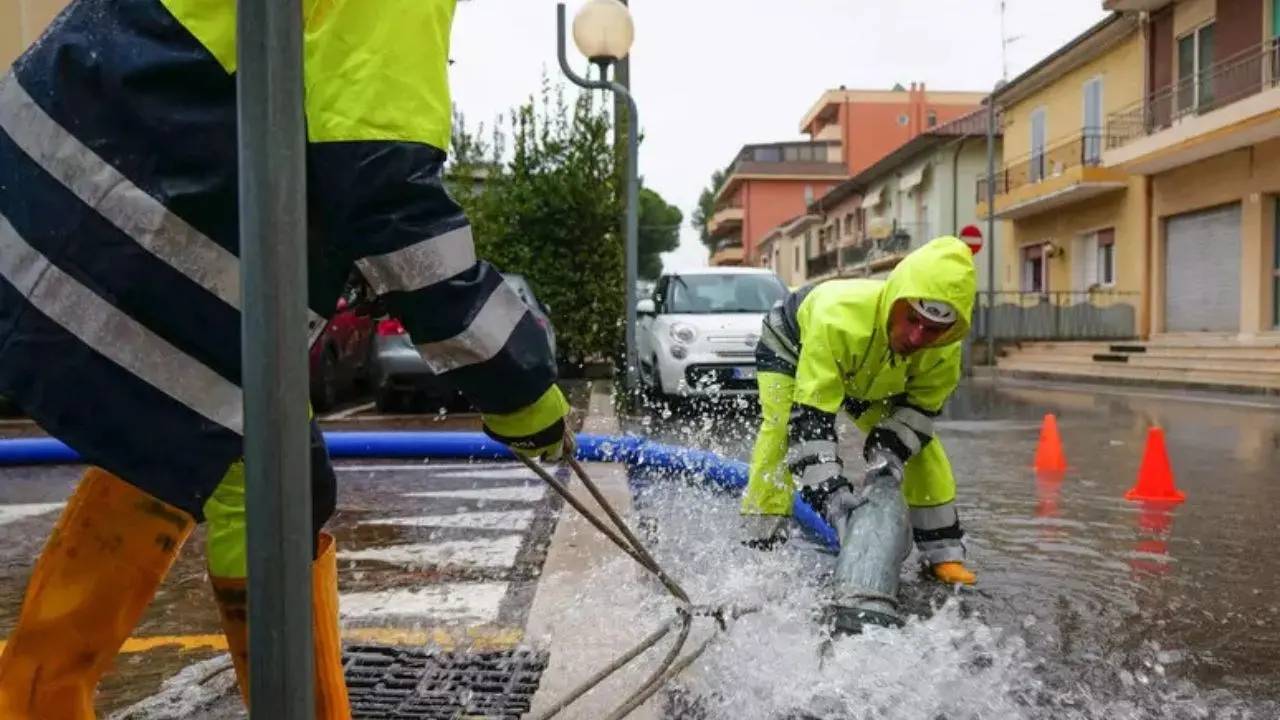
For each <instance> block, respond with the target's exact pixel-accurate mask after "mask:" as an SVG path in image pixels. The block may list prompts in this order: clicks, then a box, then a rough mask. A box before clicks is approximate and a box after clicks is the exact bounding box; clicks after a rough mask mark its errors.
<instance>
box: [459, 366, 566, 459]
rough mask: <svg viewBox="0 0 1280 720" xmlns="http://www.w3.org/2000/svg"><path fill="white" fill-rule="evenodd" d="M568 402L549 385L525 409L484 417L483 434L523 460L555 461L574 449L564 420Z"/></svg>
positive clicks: (558, 390)
mask: <svg viewBox="0 0 1280 720" xmlns="http://www.w3.org/2000/svg"><path fill="white" fill-rule="evenodd" d="M568 415H569V402H568V401H567V400H565V397H564V394H563V393H562V392H560V388H559V387H557V386H555V385H552V386H551V388H550V389H548V390H547V391H546V392H545V393H544V394H543V395H542V397H540V398H538V400H537V401H536V402H534V403H533V404H532V405H529V406H528V407H525V408H522V409H520V410H517V411H515V412H513V413H509V414H506V415H498V414H492V413H490V414H485V415H483V419H482V423H483V425H482V427H483V429H484V433H485V434H486V435H488V436H489V437H491V438H493V439H494V440H497V441H498V442H500V443H502V444H503V445H506V446H507V447H509V448H511V451H512V452H514V453H516V454H517V455H520V456H521V457H525V458H530V459H533V458H542V459H543V460H548V461H551V462H558V461H560V460H562V459H564V457H565V456H566V455H572V454H573V451H574V449H575V445H574V441H573V434H572V433H571V432H569V428H568V425H567V424H566V422H565V418H566V417H568Z"/></svg>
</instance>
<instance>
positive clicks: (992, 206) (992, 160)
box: [984, 82, 1004, 365]
mask: <svg viewBox="0 0 1280 720" xmlns="http://www.w3.org/2000/svg"><path fill="white" fill-rule="evenodd" d="M1003 84H1004V83H1003V82H998V83H996V88H995V89H996V90H999V89H1000V86H1001V85H1003ZM995 286H996V96H995V93H994V92H992V93H991V94H990V95H988V96H987V309H986V312H985V313H984V316H985V317H986V325H987V364H988V365H995V364H996V328H995V308H996V293H995Z"/></svg>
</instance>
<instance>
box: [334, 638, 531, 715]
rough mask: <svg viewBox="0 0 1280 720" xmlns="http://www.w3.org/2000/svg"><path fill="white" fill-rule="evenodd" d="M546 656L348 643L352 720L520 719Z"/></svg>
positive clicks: (520, 650) (515, 651)
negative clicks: (361, 719) (362, 719)
mask: <svg viewBox="0 0 1280 720" xmlns="http://www.w3.org/2000/svg"><path fill="white" fill-rule="evenodd" d="M548 656H549V653H547V652H545V651H541V652H540V651H535V650H532V649H525V648H517V649H513V650H502V651H492V652H477V651H445V650H433V649H417V648H403V647H391V646H385V645H348V646H347V648H346V654H345V660H346V676H347V688H348V693H349V694H350V697H351V712H352V717H354V718H368V719H369V720H374V719H375V718H377V719H386V720H401V718H405V719H407V718H420V719H421V720H519V718H521V717H522V716H524V715H525V714H527V713H528V712H529V710H530V708H531V706H532V703H533V695H534V693H535V692H537V690H538V683H539V681H540V680H541V679H542V673H543V671H544V670H546V668H547V660H548Z"/></svg>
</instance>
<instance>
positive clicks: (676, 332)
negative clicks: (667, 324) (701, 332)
mask: <svg viewBox="0 0 1280 720" xmlns="http://www.w3.org/2000/svg"><path fill="white" fill-rule="evenodd" d="M671 339H672V340H675V341H676V342H678V343H680V344H682V345H692V344H693V341H694V340H697V339H698V331H697V330H695V329H694V327H693V326H692V325H686V324H685V323H676V324H674V325H672V326H671Z"/></svg>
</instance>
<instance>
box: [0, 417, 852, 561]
mask: <svg viewBox="0 0 1280 720" xmlns="http://www.w3.org/2000/svg"><path fill="white" fill-rule="evenodd" d="M324 437H325V443H326V444H327V446H328V448H329V455H330V456H331V457H333V458H338V459H351V458H423V457H430V458H440V459H458V460H510V459H514V457H515V456H514V455H512V453H511V451H510V450H509V449H508V448H507V447H506V446H504V445H502V444H501V443H498V442H496V441H494V440H492V439H490V438H489V437H488V436H487V435H485V434H484V433H481V432H421V431H419V432H413V431H383V432H354V431H342V430H336V431H326V432H325V433H324ZM577 441H578V452H577V453H576V456H577V458H578V459H579V460H582V461H584V462H620V463H623V464H625V465H626V466H628V467H629V468H633V469H653V470H659V471H663V472H676V473H688V474H691V475H697V476H701V477H703V478H705V479H706V480H708V481H710V482H712V483H715V484H716V485H719V486H720V487H722V488H725V489H726V490H731V491H734V492H740V491H741V490H742V489H743V488H745V487H746V486H747V464H746V463H744V462H742V461H739V460H729V459H726V458H724V457H722V456H720V455H717V454H716V453H713V452H708V451H706V450H694V449H691V448H682V447H677V446H675V445H666V444H663V443H657V442H653V441H651V440H646V439H645V438H643V437H640V436H637V435H591V434H586V433H582V434H579V435H578V436H577ZM80 461H81V460H80V456H79V454H77V453H76V452H75V451H74V450H72V449H71V448H69V447H67V446H66V445H65V444H63V443H62V442H61V441H60V440H56V439H54V438H48V437H42V438H14V439H9V440H0V467H3V466H13V465H48V464H68V463H78V462H80ZM793 513H794V515H795V518H796V520H797V521H798V522H799V523H800V525H801V526H802V527H804V528H805V530H807V531H809V532H810V533H812V534H814V535H816V536H818V537H819V538H820V539H821V540H822V541H823V542H824V543H825V544H826V545H827V546H828V547H832V548H836V547H838V541H837V540H836V534H835V531H834V530H832V529H831V526H830V525H828V524H827V523H826V521H825V520H823V519H822V518H821V517H819V516H818V514H817V513H815V512H814V511H813V508H811V507H809V505H808V504H806V503H805V502H804V501H802V500H801V499H800V497H799V496H798V495H797V496H796V499H795V505H794V508H793Z"/></svg>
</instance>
